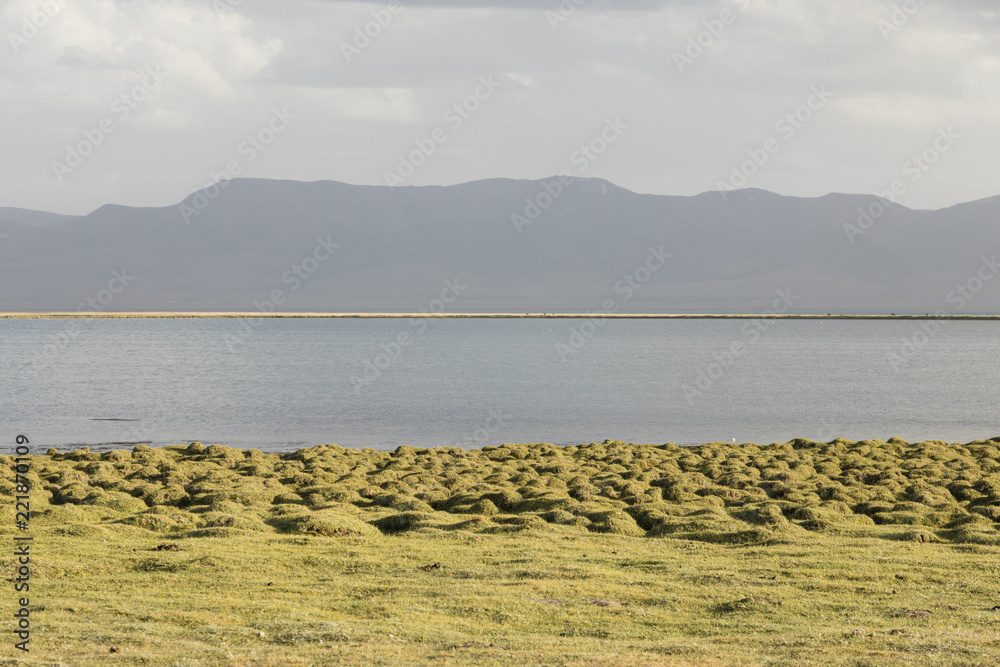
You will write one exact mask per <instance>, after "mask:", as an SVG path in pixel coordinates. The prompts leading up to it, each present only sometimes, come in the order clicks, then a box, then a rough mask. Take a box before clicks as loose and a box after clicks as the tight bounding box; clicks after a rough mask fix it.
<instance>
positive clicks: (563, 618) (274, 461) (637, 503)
mask: <svg viewBox="0 0 1000 667" xmlns="http://www.w3.org/2000/svg"><path fill="white" fill-rule="evenodd" d="M0 459H2V463H3V465H0V472H2V475H3V478H2V479H0V494H4V495H5V496H6V497H7V502H5V503H4V510H3V511H4V515H3V519H2V522H0V533H2V534H3V535H4V538H3V539H4V540H5V541H6V542H7V544H8V545H11V544H12V543H13V542H12V538H13V537H14V534H15V529H14V507H13V497H12V496H13V494H14V485H13V481H12V480H13V472H12V463H13V459H12V458H11V457H0ZM30 477H31V479H32V480H33V482H34V485H35V489H34V490H33V492H32V500H31V502H32V520H31V533H32V534H33V535H34V536H35V539H34V543H33V546H32V567H33V569H32V580H31V594H30V595H31V601H32V604H31V612H32V629H33V634H32V640H31V652H30V653H29V654H23V653H22V652H20V651H16V650H14V648H13V641H14V640H13V639H11V635H10V634H9V633H5V636H6V637H7V638H8V639H7V642H8V645H7V646H6V647H4V650H3V651H2V652H0V656H3V658H2V659H0V664H39V665H42V664H44V665H55V664H66V665H105V664H121V665H140V664H145V665H323V664H341V663H344V664H358V665H367V664H400V665H401V664H415V663H417V664H419V663H427V662H434V663H439V664H456V665H459V664H470V663H477V664H510V665H522V664H569V665H585V664H586V665H590V664H598V665H814V664H816V665H822V664H831V665H832V664H837V665H904V664H905V665H911V664H919V665H996V664H998V663H1000V532H998V530H997V524H998V522H1000V439H995V440H994V441H977V442H973V443H969V444H966V445H950V444H946V443H943V442H924V443H918V444H908V443H905V442H903V441H900V440H896V439H893V440H890V441H889V442H881V441H862V442H857V443H852V442H848V441H844V440H836V441H833V442H831V443H829V444H824V443H814V442H809V441H805V440H796V441H793V442H791V443H788V444H779V445H770V446H758V445H750V444H747V445H730V444H719V443H713V444H709V445H704V446H701V447H697V448H680V447H676V446H674V445H662V446H654V445H630V444H625V443H620V442H610V441H609V442H605V443H603V444H590V445H583V446H580V447H566V448H560V447H555V446H552V445H546V444H539V445H517V446H514V445H505V446H504V447H500V448H489V447H488V448H485V449H483V450H476V451H465V450H460V449H432V450H420V449H413V448H409V447H402V448H400V449H398V450H396V451H395V452H391V453H390V452H376V451H374V450H370V449H367V450H349V449H343V448H340V447H336V446H324V447H315V448H312V449H308V450H302V451H299V452H296V453H294V454H286V455H277V454H271V455H269V454H262V453H261V452H259V451H254V450H250V451H242V450H234V449H227V448H223V447H219V446H212V447H208V448H205V447H203V446H201V445H200V444H197V443H196V444H194V445H191V446H190V447H186V448H182V447H168V448H165V449H151V448H149V447H144V446H139V447H136V449H135V450H134V451H132V452H127V451H117V452H107V453H102V454H98V453H92V452H89V451H87V450H80V451H77V452H72V453H67V454H58V453H56V452H54V451H52V450H50V453H49V454H48V455H46V456H38V457H34V459H33V461H32V473H31V475H30ZM12 551H13V549H12V548H5V549H4V550H3V553H4V556H3V559H2V560H3V564H4V567H5V568H6V570H7V571H8V572H12V571H13V569H14V565H13V558H12V557H11V556H10V554H11V553H12ZM8 599H9V600H10V602H9V603H6V607H7V608H8V609H13V606H14V600H15V599H16V595H15V593H14V592H13V590H12V587H11V588H9V589H8ZM9 618H10V617H9V616H8V619H9ZM9 622H10V621H8V623H9Z"/></svg>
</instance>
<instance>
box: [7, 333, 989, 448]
mask: <svg viewBox="0 0 1000 667" xmlns="http://www.w3.org/2000/svg"><path fill="white" fill-rule="evenodd" d="M253 322H256V324H255V325H253V326H251V322H250V321H242V320H232V319H165V320H141V319H134V320H133V319H129V320H125V319H110V320H4V321H2V322H0V369H2V376H0V395H2V396H4V402H5V405H4V408H5V409H4V410H3V411H2V414H0V426H2V431H3V432H4V433H6V434H7V435H6V436H4V438H5V440H6V441H7V443H8V444H11V445H12V444H13V440H14V436H15V435H17V434H24V435H27V436H28V437H29V438H31V442H32V445H34V446H36V447H39V446H40V447H49V446H52V447H56V448H57V449H60V450H67V449H73V448H76V447H79V446H89V447H91V448H92V449H94V450H106V449H112V448H124V447H131V446H132V444H134V443H137V442H149V443H151V444H153V445H167V444H186V443H189V442H192V441H195V440H197V441H200V442H202V443H205V444H214V443H219V444H223V445H228V446H233V447H247V448H258V449H261V450H264V451H288V450H294V449H298V448H301V447H306V446H312V445H316V444H323V443H336V444H339V445H343V446H351V447H374V448H376V449H393V448H395V447H397V446H399V445H404V444H405V445H411V446H418V447H419V446H460V447H480V446H484V445H499V444H502V443H505V442H550V443H554V444H560V445H564V444H579V443H582V442H592V441H597V442H600V441H603V440H604V439H606V438H611V439H615V440H625V441H631V442H640V443H666V442H674V443H677V444H700V443H704V442H711V441H717V440H724V441H729V440H731V439H733V438H735V439H736V440H738V441H740V442H760V443H767V442H784V441H788V440H789V439H791V438H794V437H805V438H810V439H814V440H824V441H826V440H830V439H833V438H835V437H846V438H850V439H852V440H858V439H866V438H881V439H888V438H889V437H892V436H898V437H901V438H904V439H906V440H908V441H915V440H923V439H940V440H947V441H952V442H958V441H962V442H965V441H969V440H974V439H979V438H990V437H994V436H997V435H1000V405H998V400H997V399H998V395H1000V392H998V391H997V379H998V377H1000V372H998V371H1000V337H998V336H997V333H998V330H997V327H998V324H997V323H995V322H985V321H966V322H920V321H912V320H911V321H885V320H875V321H872V320H776V321H771V322H753V321H748V320H738V319H726V320H655V319H653V320H608V321H604V322H591V321H589V320H567V319H447V320H407V319H281V320H259V321H257V320H255V321H253ZM123 443H127V444H123ZM36 451H39V450H36Z"/></svg>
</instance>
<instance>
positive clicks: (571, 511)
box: [0, 438, 1000, 545]
mask: <svg viewBox="0 0 1000 667" xmlns="http://www.w3.org/2000/svg"><path fill="white" fill-rule="evenodd" d="M13 463H14V462H13V459H12V458H11V457H8V456H3V457H0V495H3V496H7V497H12V496H13V495H14V494H15V488H14V484H13V480H14V472H13ZM31 476H32V479H33V482H34V485H35V489H36V490H37V492H36V495H38V496H41V497H33V499H32V510H33V512H34V515H35V516H34V518H35V519H36V520H37V521H38V522H39V523H40V524H42V525H59V524H67V525H69V524H72V525H102V524H104V525H110V524H115V525H119V526H132V527H135V528H139V529H142V530H147V531H153V532H157V533H176V532H184V531H188V532H190V531H195V530H197V531H209V533H211V532H212V531H219V530H223V531H225V530H230V531H242V532H263V533H275V532H278V533H300V534H312V535H318V536H329V537H337V536H344V535H355V536H375V535H378V534H380V533H403V532H408V531H453V530H463V531H469V532H477V533H483V534H488V533H496V532H510V531H523V530H534V531H547V530H552V529H555V528H559V529H560V530H569V529H573V530H586V531H590V532H592V533H599V534H612V535H622V536H634V537H642V536H647V537H657V538H672V539H681V540H695V541H701V542H708V543H721V544H774V543H776V542H777V541H779V540H780V539H782V538H783V537H787V536H789V535H795V534H805V533H806V532H811V533H840V534H870V535H874V536H881V537H883V538H885V539H889V540H899V539H907V540H912V541H916V542H930V541H933V542H943V543H964V544H978V545H994V544H1000V531H998V523H1000V443H998V442H997V441H996V440H980V441H975V442H971V443H967V444H958V445H955V444H948V443H943V442H939V441H929V442H922V443H913V444H910V443H906V442H903V441H902V440H899V439H895V438H894V439H891V440H890V441H888V442H882V441H879V440H863V441H860V442H850V441H847V440H842V439H838V440H834V441H832V442H829V443H820V442H811V441H808V440H802V439H797V440H793V441H792V442H789V443H781V444H773V445H764V446H762V445H756V444H728V443H710V444H707V445H703V446H701V447H690V448H681V447H677V446H676V445H672V444H666V445H635V444H626V443H624V442H618V441H611V440H608V441H605V442H603V443H589V444H583V445H580V446H577V447H555V446H553V445H548V444H537V445H504V446H503V447H485V448H483V449H482V450H474V451H466V450H461V449H455V448H438V449H415V448H411V447H400V448H399V449H397V450H395V451H393V452H377V451H375V450H372V449H364V450H352V449H345V448H342V447H337V446H335V445H324V446H321V447H313V448H310V449H304V450H300V451H298V452H294V453H291V454H263V453H261V452H259V451H257V450H238V449H230V448H227V447H221V446H219V445H212V446H210V447H205V446H204V445H201V444H200V443H195V444H193V445H190V446H188V447H166V448H163V449H154V448H151V447H146V446H144V445H139V446H137V447H136V448H135V449H133V450H132V451H131V452H127V451H114V452H105V453H95V452H91V451H89V450H88V449H86V448H85V449H81V450H78V451H75V452H69V453H64V454H60V453H57V452H55V451H54V450H50V453H49V454H47V455H45V456H38V457H34V463H33V466H32V473H31ZM38 492H40V493H38ZM9 506H10V507H12V506H13V504H12V503H10V504H9ZM459 526H460V528H459ZM906 535H911V536H913V537H905V536H906Z"/></svg>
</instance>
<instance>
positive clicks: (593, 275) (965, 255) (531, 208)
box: [0, 177, 1000, 314]
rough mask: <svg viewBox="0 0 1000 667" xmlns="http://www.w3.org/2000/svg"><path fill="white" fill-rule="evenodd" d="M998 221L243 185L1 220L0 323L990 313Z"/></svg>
mask: <svg viewBox="0 0 1000 667" xmlns="http://www.w3.org/2000/svg"><path fill="white" fill-rule="evenodd" d="M998 221H1000V197H993V198H989V199H984V200H981V201H976V202H971V203H967V204H961V205H959V206H953V207H951V208H948V209H943V210H940V211H917V210H912V209H909V208H906V207H904V206H902V205H899V204H896V205H891V203H889V202H885V201H880V200H878V199H877V198H875V197H874V196H871V195H847V194H830V195H827V196H825V197H818V198H800V197H783V196H780V195H776V194H773V193H771V192H767V191H764V190H753V189H751V190H738V191H732V192H728V193H726V195H725V197H723V196H722V194H720V193H718V192H707V193H703V194H700V195H697V196H693V197H676V196H663V195H642V194H636V193H633V192H630V191H628V190H625V189H623V188H620V187H618V186H616V185H614V184H612V183H609V182H607V181H604V180H601V179H573V180H570V179H562V180H561V181H560V179H559V178H558V177H554V178H550V179H545V180H542V181H526V180H511V179H490V180H483V181H475V182H471V183H465V184H462V185H455V186H448V187H441V186H427V187H397V188H388V187H384V186H355V185H348V184H344V183H338V182H333V181H318V182H313V183H303V182H296V181H275V180H263V179H237V180H233V181H229V182H226V183H224V187H222V185H217V186H214V187H213V188H209V189H207V190H203V191H200V192H198V193H195V194H193V195H191V196H190V197H187V198H186V199H185V200H184V201H183V202H179V203H178V205H175V206H169V207H161V208H131V207H125V206H116V205H106V206H103V207H101V208H99V209H97V210H96V211H94V212H92V213H90V214H89V215H86V216H81V217H72V216H58V215H56V214H46V213H41V212H34V211H25V210H23V209H9V208H6V209H5V208H0V285H2V286H3V289H2V290H0V310H2V311H8V312H11V311H15V312H18V311H28V312H38V311H75V310H78V309H79V308H80V307H81V305H83V307H84V309H87V310H92V309H98V310H108V311H253V310H257V309H269V308H271V307H274V308H275V309H276V310H281V311H287V312H419V311H420V310H421V309H425V310H427V309H435V308H436V309H442V308H443V309H445V310H447V311H449V312H594V311H599V310H601V309H602V308H604V306H605V305H606V304H607V303H609V302H611V303H613V304H614V307H615V309H616V310H617V312H624V313H630V312H631V313H641V312H646V313H657V312H668V313H727V312H732V313H756V312H763V310H764V309H767V308H769V307H770V304H772V302H774V300H775V298H776V293H777V291H778V290H782V291H785V290H790V293H792V294H794V295H795V297H796V298H795V300H794V304H793V305H792V306H791V309H790V312H802V313H826V312H831V313H853V312H856V313H872V312H886V313H889V312H894V313H924V312H932V313H933V312H939V311H941V312H948V313H969V314H971V313H994V312H997V311H1000V280H996V281H993V280H992V278H993V277H995V274H996V272H998V271H1000V268H992V267H995V262H993V263H991V262H992V261H993V258H994V256H995V255H996V254H1000V225H998V224H997V223H998ZM666 255H669V259H664V258H665V257H666ZM651 256H656V257H659V258H660V259H659V260H657V261H652V260H650V257H651ZM647 262H649V263H647ZM656 264H659V265H658V266H657V267H656V269H655V270H651V268H650V267H652V266H653V265H656ZM113 272H118V273H117V275H118V277H117V278H116V274H115V273H113ZM446 281H448V282H446ZM626 285H627V286H629V287H628V288H627V289H626V287H625V286H626ZM449 286H450V287H449ZM443 293H445V296H446V297H447V299H443V298H442V294H443ZM88 299H90V302H88ZM272 299H273V300H272ZM88 303H92V304H93V305H86V304H88Z"/></svg>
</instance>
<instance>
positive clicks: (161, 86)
mask: <svg viewBox="0 0 1000 667" xmlns="http://www.w3.org/2000/svg"><path fill="white" fill-rule="evenodd" d="M998 28H1000V3H998V2H997V1H996V0H895V1H885V2H883V1H882V0H714V1H712V0H619V1H616V2H610V1H604V0H508V1H504V2H501V1H500V0H486V1H481V2H472V1H469V0H379V1H377V2H335V1H330V0H282V1H281V2H274V1H273V0H272V1H265V0H158V1H154V0H117V1H115V0H6V1H0V35H2V36H3V43H2V44H0V104H2V108H3V110H4V111H3V119H4V122H3V123H2V124H0V206H15V207H22V208H30V209H38V210H45V211H52V212H58V213H65V214H74V215H76V214H85V213H88V212H90V211H92V210H94V209H96V208H98V207H100V206H102V205H104V204H106V203H115V204H123V205H130V206H167V205H172V204H175V203H177V202H179V201H180V200H182V199H183V198H184V197H186V196H188V195H189V194H191V193H192V192H193V191H195V190H198V189H201V188H203V187H206V186H208V185H209V184H211V183H212V182H214V181H216V180H219V179H220V178H229V177H258V178H274V179H292V180H300V181H317V180H337V181H344V182H347V183H354V184H363V185H394V186H399V185H451V184H456V183H463V182H467V181H472V180H478V179H484V178H496V177H506V178H521V179H539V178H545V177H549V176H552V175H555V174H557V173H560V172H569V173H570V174H571V175H573V176H578V177H599V178H604V179H607V180H609V181H612V182H614V183H616V184H618V185H620V186H622V187H625V188H628V189H630V190H633V191H636V192H641V193H652V194H670V195H694V194H698V193H701V192H705V191H709V190H717V189H727V188H734V187H756V188H764V189H767V190H771V191H774V192H777V193H779V194H783V195H793V196H802V197H813V196H822V195H825V194H827V193H829V192H849V193H864V194H870V193H876V192H886V191H889V189H890V188H891V186H892V184H893V183H901V184H903V187H901V188H899V190H898V192H897V194H896V195H895V196H896V197H897V198H898V200H899V201H900V202H901V203H903V204H905V205H906V206H909V207H911V208H931V209H937V208H944V207H947V206H951V205H954V204H958V203H962V202H966V201H972V200H976V199H981V198H985V197H990V196H994V195H997V194H1000V182H997V179H996V178H995V175H996V164H997V155H998V154H1000V104H998V101H1000V39H997V37H998V32H1000V30H998Z"/></svg>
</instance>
